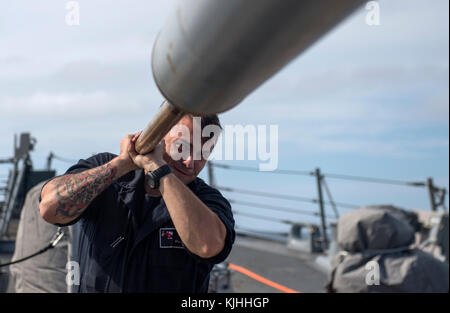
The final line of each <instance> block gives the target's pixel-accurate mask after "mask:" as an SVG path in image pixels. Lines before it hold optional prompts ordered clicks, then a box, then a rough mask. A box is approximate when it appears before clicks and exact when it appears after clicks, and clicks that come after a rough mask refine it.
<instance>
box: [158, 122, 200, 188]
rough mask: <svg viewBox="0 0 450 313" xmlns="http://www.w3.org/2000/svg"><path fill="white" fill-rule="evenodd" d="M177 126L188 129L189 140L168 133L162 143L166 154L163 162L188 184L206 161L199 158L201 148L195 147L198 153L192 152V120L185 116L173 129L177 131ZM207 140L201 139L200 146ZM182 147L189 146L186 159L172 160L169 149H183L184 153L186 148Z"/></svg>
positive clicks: (176, 134) (178, 133)
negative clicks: (164, 145)
mask: <svg viewBox="0 0 450 313" xmlns="http://www.w3.org/2000/svg"><path fill="white" fill-rule="evenodd" d="M179 125H182V126H181V127H186V128H187V129H189V138H183V136H182V134H181V133H180V132H177V131H175V132H174V133H172V134H171V132H169V133H168V134H167V135H166V136H165V137H164V141H165V143H166V153H165V154H164V160H165V161H166V163H167V164H169V166H170V167H171V168H172V170H173V173H174V174H175V175H176V176H177V177H178V178H179V179H180V180H181V181H182V182H183V183H185V184H188V183H190V182H191V181H193V180H194V179H195V178H196V177H197V175H198V174H199V173H200V172H201V170H202V169H203V167H204V166H205V164H206V161H207V159H203V157H200V156H201V146H200V147H196V148H198V149H199V151H194V141H193V130H194V124H193V119H192V117H191V116H189V115H185V116H184V117H183V118H182V119H181V120H180V121H179V122H178V123H177V124H176V125H175V126H174V128H172V130H173V129H177V128H176V127H180V126H179ZM205 140H207V139H206V138H205V139H203V138H202V145H203V143H204V141H205ZM183 145H189V146H190V149H189V151H190V154H189V156H188V157H187V155H186V158H181V159H179V160H174V159H173V158H172V157H171V149H173V150H172V151H174V150H175V151H178V152H181V151H182V150H183V149H184V151H186V148H187V146H183ZM194 155H197V157H196V158H195V160H194Z"/></svg>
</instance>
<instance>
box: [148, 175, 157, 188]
mask: <svg viewBox="0 0 450 313" xmlns="http://www.w3.org/2000/svg"><path fill="white" fill-rule="evenodd" d="M147 185H148V186H149V187H150V188H152V189H155V187H156V183H155V180H154V179H153V177H151V176H150V175H147Z"/></svg>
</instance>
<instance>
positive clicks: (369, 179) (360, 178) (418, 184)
mask: <svg viewBox="0 0 450 313" xmlns="http://www.w3.org/2000/svg"><path fill="white" fill-rule="evenodd" d="M210 163H211V165H212V166H214V167H218V168H223V169H230V170H238V171H247V172H259V173H273V174H286V175H303V176H315V173H314V172H312V171H297V170H274V171H260V170H258V169H257V168H253V167H247V166H235V165H226V164H218V163H214V162H210ZM323 176H325V177H330V178H336V179H345V180H358V181H365V182H370V183H379V184H391V185H406V186H411V187H426V183H424V182H407V181H401V180H394V179H384V178H373V177H363V176H352V175H342V174H326V173H325V174H323Z"/></svg>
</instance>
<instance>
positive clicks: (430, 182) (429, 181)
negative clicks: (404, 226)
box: [427, 177, 436, 211]
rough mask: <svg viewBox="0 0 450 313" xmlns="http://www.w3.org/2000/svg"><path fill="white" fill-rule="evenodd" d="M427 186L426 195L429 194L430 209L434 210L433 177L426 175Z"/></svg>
mask: <svg viewBox="0 0 450 313" xmlns="http://www.w3.org/2000/svg"><path fill="white" fill-rule="evenodd" d="M427 187H428V195H429V196H430V204H431V211H436V200H435V198H434V190H435V188H434V185H433V178H432V177H428V178H427Z"/></svg>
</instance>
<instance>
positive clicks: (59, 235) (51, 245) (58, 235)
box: [0, 228, 64, 267]
mask: <svg viewBox="0 0 450 313" xmlns="http://www.w3.org/2000/svg"><path fill="white" fill-rule="evenodd" d="M63 236H64V231H62V230H61V228H59V229H58V231H57V232H56V234H55V235H54V236H53V238H52V240H51V241H50V243H49V244H48V245H47V246H46V247H45V248H42V249H41V250H39V251H37V252H35V253H33V254H30V255H29V256H26V257H24V258H21V259H19V260H16V261H12V262H9V263H4V264H0V267H4V266H9V265H12V264H16V263H20V262H23V261H26V260H28V259H31V258H33V257H35V256H37V255H40V254H42V253H44V252H46V251H47V250H50V249H52V248H54V247H55V246H56V244H57V243H58V242H59V241H60V240H61V238H62V237H63Z"/></svg>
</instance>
